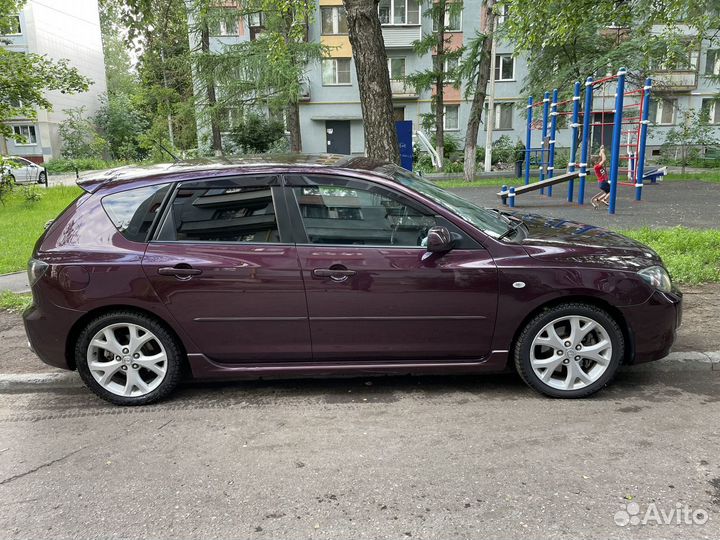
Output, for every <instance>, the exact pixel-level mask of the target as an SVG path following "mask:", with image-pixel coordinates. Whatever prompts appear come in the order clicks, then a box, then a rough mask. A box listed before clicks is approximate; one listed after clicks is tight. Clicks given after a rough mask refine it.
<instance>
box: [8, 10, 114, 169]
mask: <svg viewBox="0 0 720 540" xmlns="http://www.w3.org/2000/svg"><path fill="white" fill-rule="evenodd" d="M0 39H1V42H0V46H2V47H5V48H7V49H9V50H12V51H16V52H20V53H25V54H27V53H35V54H40V55H44V56H47V57H48V58H50V59H53V60H60V59H62V58H66V59H68V60H69V61H70V64H71V65H72V66H74V67H76V68H77V69H78V71H79V72H80V73H81V74H83V75H85V76H87V77H89V78H90V80H91V81H93V84H92V85H91V86H90V89H89V90H88V91H87V92H83V93H80V94H75V95H70V94H62V93H60V92H56V91H54V92H49V93H48V95H47V98H48V100H49V101H50V103H52V105H53V110H51V111H45V110H39V111H38V112H37V118H36V119H29V118H13V119H10V120H9V121H8V123H9V124H10V125H11V126H12V129H13V131H14V132H15V133H17V134H18V135H22V136H23V137H24V138H25V142H23V143H19V142H17V141H15V140H13V139H7V140H5V139H3V138H2V137H0V152H1V153H2V154H5V155H15V156H23V157H25V158H27V159H29V160H31V161H34V162H36V163H42V162H44V161H47V160H49V159H51V158H53V157H57V156H59V155H60V151H61V141H60V137H59V134H58V125H59V124H60V122H62V121H63V120H65V119H66V117H67V115H66V114H65V113H64V111H65V110H66V109H73V108H77V107H85V110H86V113H87V114H93V113H94V112H95V111H96V110H97V108H98V105H99V102H98V97H99V95H100V94H102V93H104V92H106V91H107V84H106V79H105V58H104V55H103V49H102V37H101V34H100V18H99V15H98V2H97V0H28V1H27V3H26V4H25V7H24V8H23V10H22V11H21V12H20V13H19V14H18V17H17V26H16V30H15V32H14V33H12V34H10V35H5V36H0ZM2 42H7V44H4V43H2Z"/></svg>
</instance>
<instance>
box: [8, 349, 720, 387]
mask: <svg viewBox="0 0 720 540" xmlns="http://www.w3.org/2000/svg"><path fill="white" fill-rule="evenodd" d="M674 363H680V364H697V365H695V366H694V367H695V368H699V369H704V370H707V369H710V370H712V371H720V351H711V352H699V351H690V352H673V353H670V354H669V355H668V356H666V357H665V358H663V359H662V360H658V361H657V362H649V363H646V364H639V365H638V366H634V367H636V368H642V367H646V366H652V365H660V366H664V367H667V366H668V364H674ZM705 366H707V367H705ZM631 367H633V366H631ZM358 376H361V375H358ZM40 386H45V387H48V386H50V387H56V388H62V387H65V388H72V387H78V386H82V381H81V380H80V377H79V376H78V374H77V373H76V372H74V371H67V372H63V373H57V372H45V373H12V374H11V373H8V374H2V373H0V391H3V390H19V389H28V390H32V389H37V388H38V387H40Z"/></svg>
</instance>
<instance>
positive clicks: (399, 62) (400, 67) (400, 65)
mask: <svg viewBox="0 0 720 540" xmlns="http://www.w3.org/2000/svg"><path fill="white" fill-rule="evenodd" d="M388 72H390V80H391V81H402V80H404V79H405V59H404V58H388Z"/></svg>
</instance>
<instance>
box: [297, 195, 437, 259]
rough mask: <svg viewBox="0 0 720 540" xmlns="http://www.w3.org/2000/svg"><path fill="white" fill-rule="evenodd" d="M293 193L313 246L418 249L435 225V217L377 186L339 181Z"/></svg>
mask: <svg viewBox="0 0 720 540" xmlns="http://www.w3.org/2000/svg"><path fill="white" fill-rule="evenodd" d="M293 190H294V191H295V196H296V198H297V202H298V206H299V208H300V214H301V216H302V220H303V224H304V226H305V232H306V233H307V237H308V241H309V242H311V243H313V244H352V245H372V246H412V247H417V246H420V245H421V244H422V241H423V240H424V239H425V237H426V236H427V231H428V229H429V228H430V227H432V226H433V225H435V224H436V219H435V216H433V215H429V214H427V213H423V212H422V211H420V210H418V209H416V208H414V207H413V206H410V205H409V204H408V202H407V201H403V200H402V198H400V197H396V196H394V194H391V193H389V192H387V191H386V190H382V189H379V188H376V187H368V188H366V189H363V188H360V187H356V186H354V185H347V183H345V182H342V181H340V182H339V183H338V184H337V185H333V184H326V185H316V186H302V187H296V188H293Z"/></svg>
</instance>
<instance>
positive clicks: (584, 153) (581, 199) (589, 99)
mask: <svg viewBox="0 0 720 540" xmlns="http://www.w3.org/2000/svg"><path fill="white" fill-rule="evenodd" d="M592 106H593V78H592V77H588V78H587V80H586V81H585V108H584V109H583V133H582V144H581V145H580V175H579V176H580V189H579V190H578V204H585V177H587V170H588V167H587V166H588V158H589V157H590V156H589V153H588V150H589V146H590V117H591V116H592Z"/></svg>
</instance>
